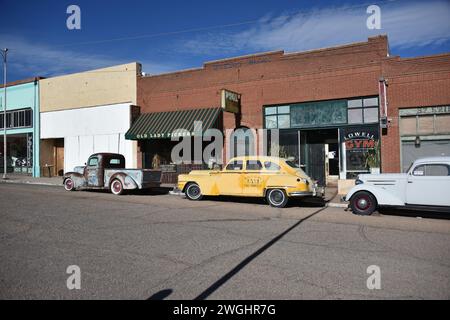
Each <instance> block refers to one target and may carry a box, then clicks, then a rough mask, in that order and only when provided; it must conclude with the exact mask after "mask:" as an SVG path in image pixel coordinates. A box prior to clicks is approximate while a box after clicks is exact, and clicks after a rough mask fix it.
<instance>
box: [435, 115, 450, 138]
mask: <svg viewBox="0 0 450 320" xmlns="http://www.w3.org/2000/svg"><path fill="white" fill-rule="evenodd" d="M435 121H436V122H435V130H436V133H438V134H449V133H450V114H441V115H436V119H435Z"/></svg>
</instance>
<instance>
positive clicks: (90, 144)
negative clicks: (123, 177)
mask: <svg viewBox="0 0 450 320" xmlns="http://www.w3.org/2000/svg"><path fill="white" fill-rule="evenodd" d="M130 108H131V106H130V104H114V105H106V106H97V107H90V108H79V109H71V110H62V111H52V112H45V113H41V139H52V138H64V172H67V171H72V170H73V168H74V167H75V166H81V165H84V163H85V162H86V160H87V158H88V157H89V156H90V155H91V154H93V153H97V152H114V153H120V154H123V155H124V156H125V160H126V165H127V167H129V168H133V167H136V152H135V147H134V144H135V142H134V141H130V140H125V133H126V132H127V130H128V129H129V128H130V123H131V110H130Z"/></svg>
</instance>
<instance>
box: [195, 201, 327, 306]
mask: <svg viewBox="0 0 450 320" xmlns="http://www.w3.org/2000/svg"><path fill="white" fill-rule="evenodd" d="M324 209H325V208H321V209H318V210H316V211H315V212H313V213H311V214H310V215H308V216H306V217H305V218H303V219H300V220H299V221H297V222H296V223H294V224H293V225H292V226H290V227H289V228H287V229H286V230H284V231H283V232H282V233H280V234H279V235H277V236H276V237H274V238H273V239H272V240H270V241H269V242H267V243H266V244H265V245H263V246H262V247H261V248H259V249H258V250H256V251H255V252H253V253H252V254H251V255H249V256H248V257H247V258H245V259H244V260H242V262H240V263H239V264H237V265H236V266H235V267H234V268H233V269H231V270H230V271H229V272H228V273H226V274H225V275H223V276H222V277H221V278H220V279H219V280H217V281H216V282H214V283H213V284H211V285H210V286H209V287H208V288H207V289H206V290H204V291H203V292H202V293H200V294H199V295H198V296H197V297H196V298H194V300H204V299H206V298H208V297H209V296H210V295H211V294H213V293H214V292H215V291H216V290H217V289H219V288H220V287H221V286H222V285H224V284H225V283H226V282H227V281H228V280H230V279H231V278H232V277H234V276H235V275H236V274H237V273H239V272H240V271H241V270H242V269H243V268H244V267H245V266H247V265H248V264H249V263H250V262H252V261H253V260H254V259H255V258H256V257H258V256H259V255H260V254H261V253H263V252H264V251H266V250H267V249H269V248H270V247H271V246H273V245H274V244H275V243H276V242H278V241H279V240H281V238H283V237H284V236H285V235H286V234H288V233H289V232H290V231H292V230H293V229H295V228H296V227H298V226H299V225H300V224H301V223H302V222H304V221H306V220H308V219H309V218H311V217H313V216H315V215H316V214H318V213H319V212H321V211H322V210H324Z"/></svg>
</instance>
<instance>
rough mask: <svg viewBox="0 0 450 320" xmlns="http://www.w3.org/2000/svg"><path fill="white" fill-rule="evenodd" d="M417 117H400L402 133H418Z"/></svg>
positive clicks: (409, 134) (410, 134)
mask: <svg viewBox="0 0 450 320" xmlns="http://www.w3.org/2000/svg"><path fill="white" fill-rule="evenodd" d="M416 125H417V124H416V117H415V116H413V117H402V118H401V119H400V134H401V135H407V136H413V135H415V134H416V133H417V128H416Z"/></svg>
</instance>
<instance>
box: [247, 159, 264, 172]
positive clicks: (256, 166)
mask: <svg viewBox="0 0 450 320" xmlns="http://www.w3.org/2000/svg"><path fill="white" fill-rule="evenodd" d="M246 169H247V170H261V169H262V164H261V162H260V161H259V160H247V163H246Z"/></svg>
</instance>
